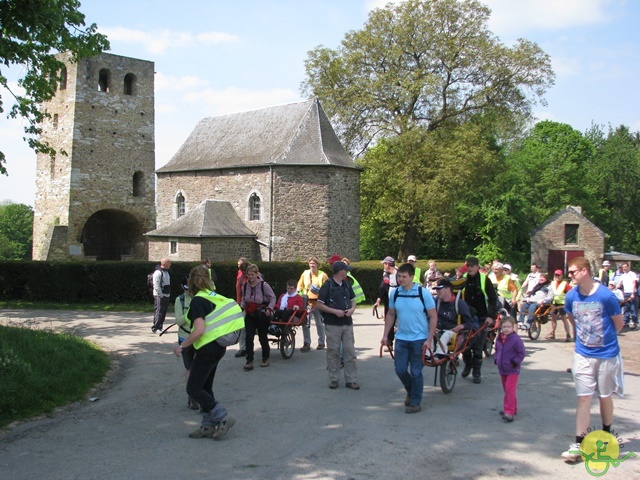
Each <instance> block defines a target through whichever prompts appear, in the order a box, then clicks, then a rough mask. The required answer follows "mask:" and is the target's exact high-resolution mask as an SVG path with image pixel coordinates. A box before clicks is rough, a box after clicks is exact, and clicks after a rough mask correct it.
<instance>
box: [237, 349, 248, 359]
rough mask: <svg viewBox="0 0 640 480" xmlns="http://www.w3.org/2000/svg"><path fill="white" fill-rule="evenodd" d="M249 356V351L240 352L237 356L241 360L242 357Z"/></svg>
mask: <svg viewBox="0 0 640 480" xmlns="http://www.w3.org/2000/svg"><path fill="white" fill-rule="evenodd" d="M246 356H247V351H246V350H238V351H237V352H236V354H235V357H236V358H240V357H246Z"/></svg>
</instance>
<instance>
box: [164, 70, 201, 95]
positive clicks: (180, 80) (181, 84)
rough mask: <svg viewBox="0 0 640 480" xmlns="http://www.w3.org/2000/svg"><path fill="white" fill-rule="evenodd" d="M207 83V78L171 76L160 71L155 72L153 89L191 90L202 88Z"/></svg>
mask: <svg viewBox="0 0 640 480" xmlns="http://www.w3.org/2000/svg"><path fill="white" fill-rule="evenodd" d="M208 85H209V81H208V80H204V79H203V78H200V77H196V76H193V75H184V76H181V77H172V76H171V75H165V74H163V73H161V72H157V73H156V77H155V90H156V92H161V91H163V90H171V91H176V90H178V91H179V90H191V89H197V88H204V87H206V86H208Z"/></svg>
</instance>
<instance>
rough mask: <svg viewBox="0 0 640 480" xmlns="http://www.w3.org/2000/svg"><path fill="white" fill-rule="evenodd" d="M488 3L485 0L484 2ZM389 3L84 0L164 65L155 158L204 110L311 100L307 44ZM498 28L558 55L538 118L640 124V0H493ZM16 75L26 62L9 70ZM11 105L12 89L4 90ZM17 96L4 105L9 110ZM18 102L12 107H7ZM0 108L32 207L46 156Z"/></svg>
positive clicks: (136, 48) (332, 41) (130, 44)
mask: <svg viewBox="0 0 640 480" xmlns="http://www.w3.org/2000/svg"><path fill="white" fill-rule="evenodd" d="M481 1H482V0H481ZM386 3H387V2H386V1H385V0H304V1H301V0H183V1H182V2H175V1H173V0H172V1H168V0H136V1H131V0H127V1H124V0H109V1H108V2H105V1H104V0H85V1H82V5H81V7H80V11H81V12H82V13H84V14H85V16H86V23H87V24H91V23H96V24H97V25H98V27H99V31H100V32H101V33H104V34H106V35H107V36H108V38H109V40H110V42H111V50H110V53H113V54H116V55H123V56H127V57H134V58H140V59H144V60H150V61H153V62H154V63H155V72H156V76H155V92H156V98H155V108H156V112H155V113H156V115H155V128H156V131H155V135H156V167H157V168H159V167H161V166H163V165H165V164H166V163H167V162H168V161H169V160H170V159H171V157H172V156H173V155H174V154H175V153H176V152H177V150H178V149H179V147H180V146H181V145H182V143H183V142H184V141H185V140H186V138H187V136H188V135H189V134H190V133H191V131H192V130H193V128H194V127H195V125H196V123H197V122H198V121H199V120H200V119H202V118H204V117H210V116H216V115H224V114H229V113H234V112H241V111H247V110H254V109H258V108H264V107H269V106H274V105H281V104H287V103H292V102H297V101H301V100H304V98H303V97H302V96H301V92H300V84H301V83H302V81H303V80H304V78H305V71H304V61H305V59H306V58H307V53H308V52H309V51H310V50H312V49H314V48H315V47H317V46H319V45H324V46H326V47H329V48H337V47H338V46H339V45H340V41H341V40H342V39H343V38H344V35H345V34H346V33H347V32H349V31H351V30H358V29H360V28H362V26H363V25H364V23H365V22H366V20H367V17H368V14H369V12H370V11H371V10H372V9H373V8H380V7H383V6H384V5H385V4H386ZM483 3H485V4H486V5H488V6H489V8H491V10H492V15H491V19H490V22H489V28H490V30H491V31H492V32H493V33H494V35H496V36H498V37H499V38H500V40H501V41H502V42H503V43H505V44H507V45H510V44H512V43H513V42H514V41H515V40H516V39H518V38H525V39H527V40H530V41H533V42H536V43H537V44H538V45H539V46H540V47H541V48H542V49H543V50H544V51H545V52H546V53H548V54H549V55H550V56H551V60H552V66H553V69H554V71H555V74H556V81H555V85H554V86H553V87H552V88H551V89H550V90H549V91H548V92H547V94H546V95H545V99H546V101H547V105H546V106H543V105H537V106H536V107H534V115H535V117H536V118H537V119H538V120H547V119H548V120H553V121H557V122H563V123H568V124H569V125H571V126H572V127H573V128H575V129H577V130H580V131H582V132H584V131H585V130H586V129H588V128H589V127H590V126H591V125H592V123H595V124H598V125H603V126H604V128H605V129H607V128H608V127H609V126H612V127H614V128H615V127H617V126H618V125H621V124H624V125H627V126H628V127H630V128H631V130H632V131H639V130H640V95H638V93H637V85H638V78H640V29H639V28H638V27H637V24H638V20H639V19H640V2H638V1H636V0H561V1H558V0H484V1H483ZM1 73H2V74H4V75H6V76H7V77H8V78H9V79H10V80H12V79H13V80H15V79H17V75H18V74H19V70H18V69H16V68H13V69H11V70H10V71H9V72H8V74H7V73H6V70H2V71H1ZM0 94H1V95H2V98H3V101H4V102H9V100H10V99H9V98H8V97H7V95H6V92H2V91H0ZM7 106H8V105H5V107H7ZM7 110H8V108H7ZM2 115H3V116H0V149H2V151H3V152H4V153H5V155H6V157H7V163H6V167H7V169H8V173H9V175H8V176H3V175H0V202H2V201H6V200H9V201H12V202H14V203H25V204H28V205H33V202H34V198H35V174H36V172H35V165H36V155H35V153H33V151H32V150H30V149H29V148H28V146H27V145H26V143H24V142H23V141H22V137H23V131H22V128H23V126H24V122H23V121H20V120H8V119H6V118H5V116H4V114H2Z"/></svg>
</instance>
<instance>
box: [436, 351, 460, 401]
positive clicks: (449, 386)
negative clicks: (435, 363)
mask: <svg viewBox="0 0 640 480" xmlns="http://www.w3.org/2000/svg"><path fill="white" fill-rule="evenodd" d="M457 374H458V369H457V368H456V364H455V362H454V361H453V360H451V359H448V360H447V361H446V362H444V363H443V364H442V365H440V388H441V389H442V391H443V392H444V393H450V392H451V390H453V387H454V386H455V384H456V375H457Z"/></svg>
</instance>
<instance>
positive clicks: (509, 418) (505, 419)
mask: <svg viewBox="0 0 640 480" xmlns="http://www.w3.org/2000/svg"><path fill="white" fill-rule="evenodd" d="M502 419H503V420H504V421H505V422H513V415H507V414H506V413H505V414H504V415H502Z"/></svg>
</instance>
